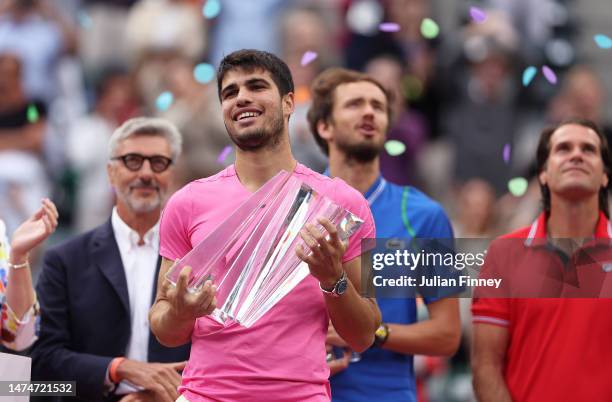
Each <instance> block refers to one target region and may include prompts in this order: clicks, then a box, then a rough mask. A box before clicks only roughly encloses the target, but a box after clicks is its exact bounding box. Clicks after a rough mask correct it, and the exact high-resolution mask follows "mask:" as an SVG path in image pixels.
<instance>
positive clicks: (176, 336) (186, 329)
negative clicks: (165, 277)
mask: <svg viewBox="0 0 612 402" xmlns="http://www.w3.org/2000/svg"><path fill="white" fill-rule="evenodd" d="M149 320H150V322H151V332H153V334H154V335H155V337H156V338H157V340H158V341H159V343H161V344H162V345H164V346H167V347H177V346H181V345H184V344H186V343H187V342H189V340H190V339H191V333H192V332H193V327H194V326H195V322H196V320H195V319H191V320H190V319H184V318H181V317H179V316H178V315H177V314H176V313H175V312H174V311H173V310H172V307H171V305H170V303H168V302H167V301H165V300H158V301H157V302H155V304H154V305H153V307H151V311H150V313H149Z"/></svg>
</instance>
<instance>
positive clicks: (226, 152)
mask: <svg viewBox="0 0 612 402" xmlns="http://www.w3.org/2000/svg"><path fill="white" fill-rule="evenodd" d="M230 152H232V146H231V145H227V146H226V147H225V148H223V151H221V153H220V154H219V156H218V157H217V162H219V163H223V162H225V158H227V156H228V155H229V154H230Z"/></svg>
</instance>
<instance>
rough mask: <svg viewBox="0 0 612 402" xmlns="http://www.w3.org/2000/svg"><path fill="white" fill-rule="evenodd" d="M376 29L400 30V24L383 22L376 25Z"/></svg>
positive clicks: (384, 30) (385, 30) (383, 30)
mask: <svg viewBox="0 0 612 402" xmlns="http://www.w3.org/2000/svg"><path fill="white" fill-rule="evenodd" d="M378 29H379V30H380V31H382V32H397V31H399V30H400V26H399V24H396V23H395V22H383V23H382V24H380V25H379V26H378Z"/></svg>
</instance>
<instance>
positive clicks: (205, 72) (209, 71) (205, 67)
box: [193, 63, 215, 84]
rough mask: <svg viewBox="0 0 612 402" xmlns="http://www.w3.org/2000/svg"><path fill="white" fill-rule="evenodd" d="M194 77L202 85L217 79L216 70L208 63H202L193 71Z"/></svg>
mask: <svg viewBox="0 0 612 402" xmlns="http://www.w3.org/2000/svg"><path fill="white" fill-rule="evenodd" d="M193 76H194V78H195V80H196V81H197V82H199V83H200V84H206V83H207V82H210V81H212V79H213V78H215V68H214V67H213V66H212V65H211V64H208V63H200V64H198V65H197V66H195V68H194V69H193Z"/></svg>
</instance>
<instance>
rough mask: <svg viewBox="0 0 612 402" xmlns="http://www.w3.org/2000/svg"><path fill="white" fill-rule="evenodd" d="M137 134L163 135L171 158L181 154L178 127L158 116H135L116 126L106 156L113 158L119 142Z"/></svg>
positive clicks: (180, 138)
mask: <svg viewBox="0 0 612 402" xmlns="http://www.w3.org/2000/svg"><path fill="white" fill-rule="evenodd" d="M137 135H150V136H156V137H163V138H165V139H166V141H168V144H169V145H170V150H171V151H172V160H174V161H176V159H177V158H178V157H179V156H180V155H181V150H182V147H183V137H182V136H181V133H180V132H179V130H178V128H176V126H175V125H174V124H172V123H171V122H169V121H168V120H165V119H160V118H158V117H135V118H133V119H129V120H128V121H126V122H125V123H123V124H122V125H121V126H120V127H118V128H117V129H116V130H115V132H114V133H113V135H112V136H111V138H110V141H109V143H108V157H109V159H110V158H114V157H115V156H117V155H115V152H117V147H118V146H119V143H121V142H123V141H125V140H127V139H128V138H131V137H134V136H137Z"/></svg>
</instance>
